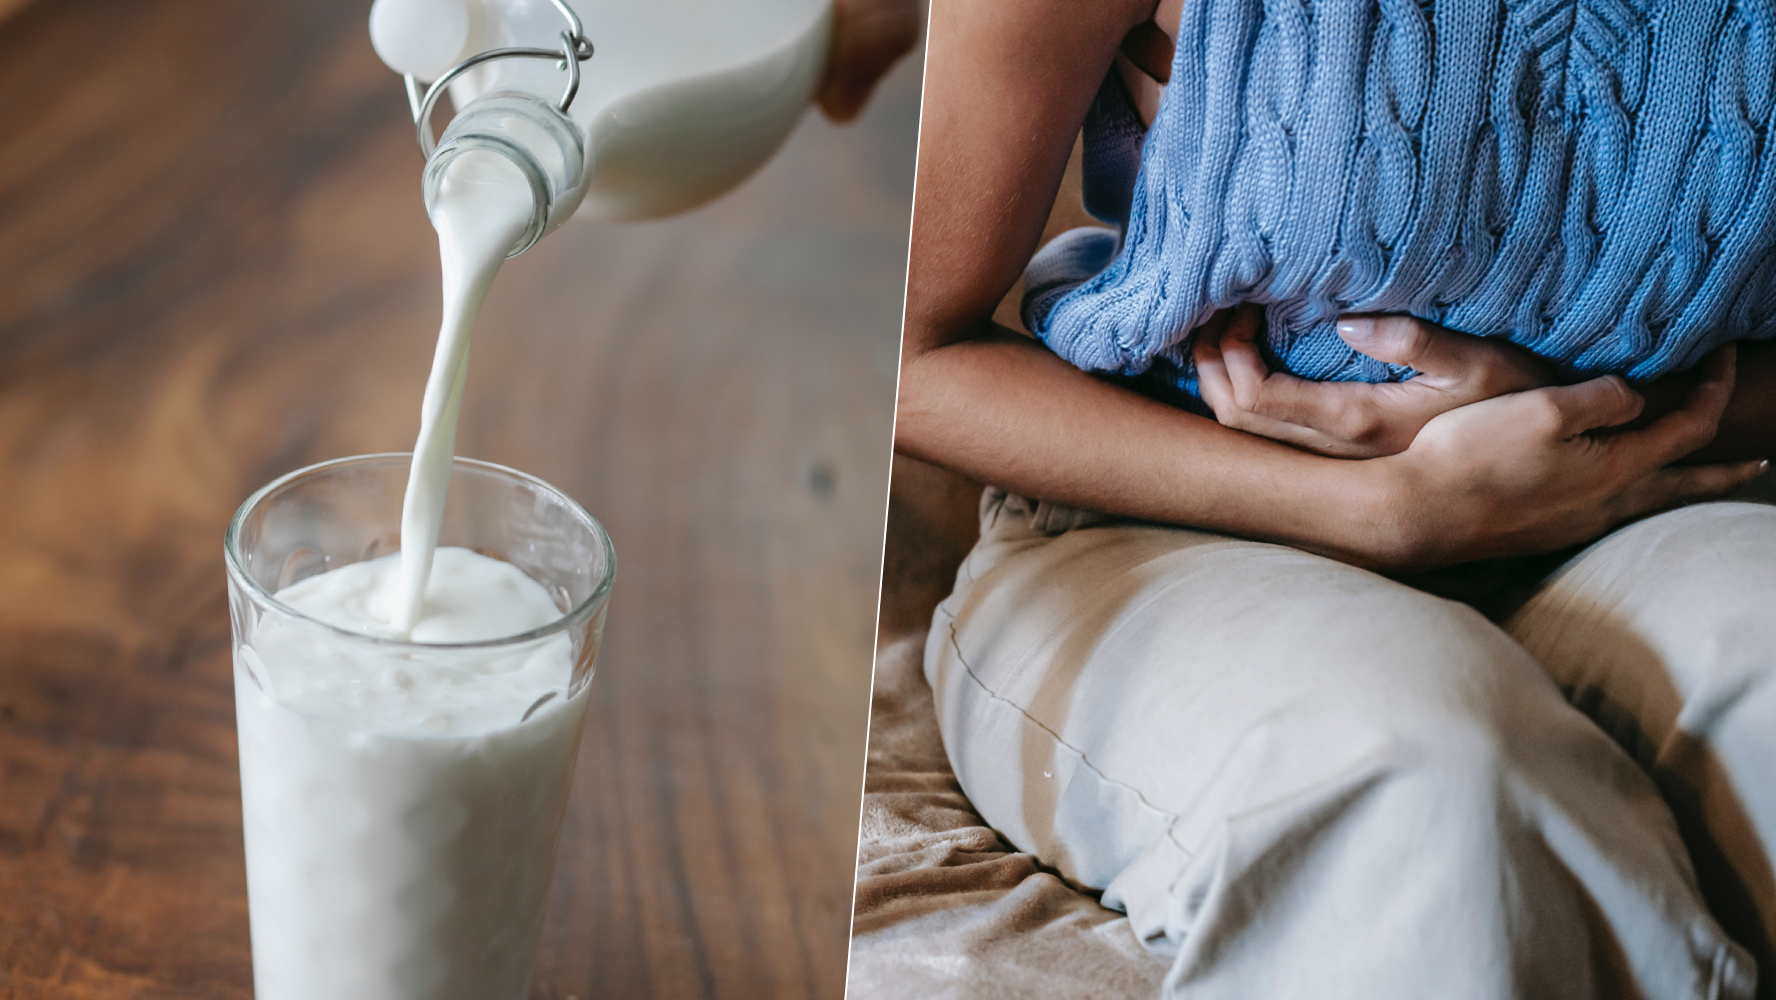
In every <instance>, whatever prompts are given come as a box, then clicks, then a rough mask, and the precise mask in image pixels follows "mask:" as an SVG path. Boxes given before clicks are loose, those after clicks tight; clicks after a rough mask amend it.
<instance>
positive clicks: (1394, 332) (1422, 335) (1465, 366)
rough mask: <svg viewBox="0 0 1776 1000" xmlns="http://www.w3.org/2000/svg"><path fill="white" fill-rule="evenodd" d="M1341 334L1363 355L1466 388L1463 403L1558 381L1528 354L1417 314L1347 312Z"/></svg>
mask: <svg viewBox="0 0 1776 1000" xmlns="http://www.w3.org/2000/svg"><path fill="white" fill-rule="evenodd" d="M1338 336H1339V337H1340V338H1342V339H1343V340H1344V342H1345V343H1346V344H1348V345H1350V346H1351V348H1352V349H1354V350H1356V351H1357V352H1359V353H1361V354H1365V355H1367V356H1369V357H1371V358H1374V359H1375V360H1377V361H1383V362H1386V363H1388V364H1392V365H1405V366H1406V367H1408V368H1412V369H1416V370H1417V371H1418V372H1419V376H1420V377H1421V378H1426V379H1428V380H1429V381H1431V382H1433V383H1436V384H1438V385H1441V386H1448V387H1465V388H1466V389H1468V392H1467V393H1466V394H1465V395H1464V399H1463V401H1464V402H1478V401H1479V400H1481V399H1490V398H1492V397H1493V396H1497V395H1501V394H1503V393H1507V392H1522V391H1523V390H1525V389H1534V388H1537V387H1538V386H1544V385H1549V384H1551V383H1552V382H1553V381H1554V378H1553V372H1552V371H1551V370H1549V368H1548V366H1547V365H1545V364H1543V363H1542V362H1541V361H1538V360H1537V359H1536V358H1535V357H1534V356H1532V355H1530V354H1529V353H1528V352H1526V351H1523V350H1520V349H1519V348H1516V347H1514V346H1512V345H1511V344H1508V343H1505V342H1504V341H1501V340H1489V339H1487V338H1485V337H1475V336H1472V335H1469V334H1465V333H1457V332H1455V331H1454V330H1449V329H1445V328H1444V327H1441V326H1438V325H1436V324H1435V323H1430V322H1426V321H1425V320H1421V319H1419V318H1417V317H1415V316H1400V315H1382V316H1361V315H1353V316H1345V317H1342V318H1341V319H1339V321H1338Z"/></svg>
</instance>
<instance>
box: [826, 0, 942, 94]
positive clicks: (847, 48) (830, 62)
mask: <svg viewBox="0 0 1776 1000" xmlns="http://www.w3.org/2000/svg"><path fill="white" fill-rule="evenodd" d="M918 39H919V4H918V3H917V0H838V2H837V3H835V4H834V5H833V41H832V48H831V50H830V52H829V53H828V55H827V61H826V75H825V77H824V78H823V79H822V80H821V83H820V89H819V91H818V93H817V99H818V100H819V102H820V110H821V111H823V112H825V113H826V116H827V117H828V118H831V119H832V120H833V121H838V122H842V121H849V120H851V119H852V118H855V117H857V113H858V112H859V111H862V110H863V105H864V102H865V101H867V100H869V95H870V91H872V90H874V89H875V87H876V83H877V81H879V80H881V78H882V76H883V74H885V73H887V72H888V68H889V67H890V66H893V65H894V63H895V62H896V61H897V60H899V59H900V57H901V56H903V55H905V54H906V53H907V52H908V51H910V50H911V49H912V47H913V43H915V42H917V41H918Z"/></svg>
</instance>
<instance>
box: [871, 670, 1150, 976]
mask: <svg viewBox="0 0 1776 1000" xmlns="http://www.w3.org/2000/svg"><path fill="white" fill-rule="evenodd" d="M923 650H924V636H923V635H913V636H909V637H906V638H902V639H900V640H898V641H895V642H893V643H891V644H889V645H886V646H884V647H883V648H882V649H881V650H880V651H879V652H878V654H877V657H876V674H875V690H874V692H873V694H872V697H871V706H870V736H869V762H868V765H867V770H866V772H865V777H864V788H863V821H862V827H861V830H860V837H859V843H858V864H857V899H856V909H855V917H854V923H853V924H852V929H851V966H850V973H849V989H848V992H847V994H846V996H847V1000H902V998H905V1000H947V998H958V1000H960V998H971V1000H999V998H1011V997H1068V998H1073V997H1079V998H1093V1000H1125V998H1126V1000H1153V998H1155V997H1157V996H1158V995H1159V988H1160V981H1161V980H1162V979H1164V978H1165V973H1166V968H1167V964H1168V963H1167V962H1166V961H1165V960H1164V959H1162V958H1158V957H1155V956H1153V955H1151V954H1149V953H1148V952H1147V951H1146V950H1145V949H1143V948H1142V947H1141V945H1140V942H1138V941H1137V940H1135V936H1134V934H1133V933H1132V932H1131V931H1130V930H1129V924H1128V919H1127V918H1126V917H1124V916H1123V915H1122V914H1120V913H1117V912H1115V911H1113V910H1109V909H1106V908H1104V907H1103V906H1101V905H1099V903H1098V901H1097V899H1096V897H1095V896H1093V895H1091V894H1088V893H1085V892H1081V891H1079V890H1077V889H1074V888H1072V887H1071V886H1069V885H1067V884H1066V883H1065V882H1063V881H1062V880H1061V879H1060V878H1058V877H1057V876H1056V875H1055V874H1054V873H1053V872H1052V871H1048V870H1045V869H1044V868H1042V866H1041V865H1039V864H1038V863H1037V861H1036V859H1035V858H1034V857H1033V856H1031V855H1029V854H1025V853H1022V852H1020V851H1016V850H1013V849H1012V847H1011V846H1010V845H1009V844H1007V843H1006V842H1005V841H1004V840H1002V839H1001V838H1000V837H999V835H998V834H997V833H996V832H994V831H993V830H992V829H991V828H990V827H988V826H987V824H986V822H985V821H984V820H982V819H981V818H980V817H979V816H978V815H976V814H975V812H974V808H973V807H972V806H971V805H970V804H969V802H968V798H967V797H966V796H965V795H963V794H962V789H961V787H960V785H958V784H957V782H956V777H955V775H954V774H953V773H951V771H950V764H949V760H948V759H947V758H946V757H945V756H944V749H943V740H942V737H941V736H940V735H939V734H938V729H937V715H936V711H935V708H934V707H933V704H932V697H931V687H930V685H929V684H927V683H926V681H925V675H924V672H923V671H922V670H921V668H920V663H921V657H922V655H923Z"/></svg>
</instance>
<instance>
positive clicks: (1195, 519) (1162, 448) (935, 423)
mask: <svg viewBox="0 0 1776 1000" xmlns="http://www.w3.org/2000/svg"><path fill="white" fill-rule="evenodd" d="M895 443H896V447H897V448H899V449H900V450H901V451H903V452H906V453H908V454H910V455H913V456H915V457H918V458H922V459H925V460H927V461H932V462H937V463H939V464H942V465H946V466H949V467H950V468H953V469H956V470H957V471H960V472H963V473H965V474H967V475H970V476H972V477H974V478H977V479H981V480H983V481H986V482H991V483H995V484H997V485H1000V486H1003V487H1005V488H1007V489H1011V490H1016V491H1018V492H1021V493H1025V494H1028V495H1031V496H1036V497H1041V498H1043V499H1048V500H1054V501H1057V502H1060V503H1066V504H1070V505H1074V506H1078V507H1084V508H1087V509H1091V510H1101V511H1105V512H1109V513H1114V514H1122V515H1126V516H1131V517H1139V518H1143V519H1146V520H1153V521H1160V522H1166V523H1172V524H1183V525H1190V526H1194V527H1200V528H1206V529H1210V530H1216V531H1225V532H1229V533H1233V534H1238V535H1241V536H1243V537H1247V538H1261V539H1267V540H1272V541H1279V542H1286V543H1288V544H1291V545H1295V546H1297V547H1300V548H1305V549H1309V550H1312V551H1317V552H1322V553H1325V554H1327V555H1332V556H1335V557H1337V558H1341V559H1345V560H1347V561H1350V562H1355V563H1359V564H1363V565H1382V564H1388V563H1392V562H1396V561H1399V559H1400V558H1401V557H1402V551H1401V550H1402V547H1403V546H1405V545H1406V544H1407V541H1406V539H1405V538H1403V537H1401V535H1400V533H1398V532H1397V531H1395V530H1394V529H1393V528H1392V527H1390V525H1392V524H1394V523H1396V522H1395V519H1394V518H1393V517H1391V516H1390V514H1391V501H1390V500H1389V491H1388V490H1387V489H1386V483H1385V482H1384V476H1383V474H1382V473H1383V470H1382V469H1381V467H1379V466H1376V467H1369V466H1366V464H1365V463H1359V462H1348V461H1340V460H1337V459H1329V458H1323V457H1320V456H1316V455H1309V454H1306V453H1304V452H1301V451H1297V450H1295V449H1293V448H1290V447H1288V446H1286V445H1282V444H1278V443H1276V442H1274V441H1269V440H1266V439H1263V438H1259V437H1256V436H1253V435H1250V434H1245V433H1242V432H1239V431H1235V430H1230V429H1228V428H1225V427H1222V426H1221V425H1219V424H1217V423H1215V422H1214V421H1212V420H1207V419H1204V418H1201V417H1198V416H1195V415H1193V414H1190V413H1186V412H1184V411H1182V410H1179V409H1176V408H1174V407H1170V406H1166V405H1163V404H1161V403H1157V402H1154V401H1152V400H1149V399H1145V398H1142V397H1140V396H1137V395H1135V394H1134V393H1131V392H1128V391H1127V390H1124V389H1122V388H1119V387H1117V386H1113V385H1110V384H1107V383H1105V382H1102V381H1099V380H1097V379H1094V378H1092V377H1090V376H1088V375H1086V374H1084V373H1083V372H1080V371H1078V370H1077V369H1075V368H1073V367H1072V366H1070V365H1068V364H1067V363H1066V362H1064V361H1062V360H1060V359H1059V358H1056V357H1055V356H1054V355H1052V354H1050V353H1048V352H1047V351H1045V350H1043V349H1042V348H1041V347H1040V346H1038V345H1036V344H1034V343H1032V342H1031V341H1030V340H1029V339H1028V338H1025V337H1021V336H1018V335H1016V334H1013V333H1011V332H1009V331H1001V332H999V333H997V334H993V335H988V336H984V337H980V338H975V339H970V340H963V341H958V342H955V343H952V344H949V345H947V346H945V347H941V348H937V349H934V350H930V351H926V352H924V353H922V354H918V355H916V356H913V357H909V358H908V359H907V362H906V364H905V365H904V366H903V368H902V372H901V403H900V412H899V417H898V422H897V429H896V434H895Z"/></svg>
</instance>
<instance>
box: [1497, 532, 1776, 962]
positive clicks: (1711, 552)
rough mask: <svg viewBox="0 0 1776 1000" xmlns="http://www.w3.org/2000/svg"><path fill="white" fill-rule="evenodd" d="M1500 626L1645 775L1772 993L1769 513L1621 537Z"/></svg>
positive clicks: (1773, 659)
mask: <svg viewBox="0 0 1776 1000" xmlns="http://www.w3.org/2000/svg"><path fill="white" fill-rule="evenodd" d="M1505 627H1506V629H1507V630H1508V631H1509V632H1510V633H1511V634H1512V635H1513V636H1514V637H1516V639H1517V640H1518V641H1519V642H1521V643H1522V644H1523V645H1524V647H1525V648H1526V649H1528V650H1529V651H1530V652H1531V653H1533V654H1534V655H1535V656H1536V658H1537V659H1539V660H1541V662H1542V663H1543V665H1544V666H1545V668H1546V669H1547V670H1548V671H1549V673H1550V674H1551V675H1552V676H1553V678H1554V679H1555V681H1556V682H1558V683H1559V684H1560V686H1561V687H1563V688H1565V689H1567V691H1568V692H1569V695H1570V697H1571V698H1572V700H1573V702H1574V703H1575V704H1576V705H1578V706H1579V707H1580V708H1582V709H1584V710H1585V711H1586V712H1588V713H1590V714H1591V715H1592V716H1593V717H1594V718H1596V720H1597V721H1598V723H1599V724H1600V725H1602V726H1603V728H1604V729H1606V730H1608V731H1609V732H1610V733H1611V734H1612V735H1614V736H1615V737H1616V739H1617V741H1618V742H1620V743H1621V744H1622V745H1623V746H1624V747H1625V748H1627V749H1628V751H1629V752H1630V753H1631V754H1632V755H1633V756H1634V757H1636V758H1637V759H1638V760H1639V761H1640V763H1641V764H1642V766H1643V767H1644V768H1645V769H1646V770H1647V772H1648V773H1649V774H1651V775H1652V776H1653V779H1654V781H1655V782H1656V783H1657V784H1658V786H1659V788H1660V790H1661V791H1662V792H1663V793H1664V794H1665V798H1666V800H1667V802H1668V803H1669V804H1670V806H1671V808H1672V810H1673V811H1674V812H1675V814H1676V816H1677V821H1678V825H1679V828H1680V830H1681V831H1682V833H1683V838H1684V840H1685V842H1686V843H1687V844H1688V845H1689V850H1690V854H1691V857H1692V858H1693V860H1694V862H1695V866H1696V869H1697V874H1698V876H1699V879H1700V881H1701V886H1702V893H1703V897H1704V898H1705V899H1706V900H1707V901H1708V904H1709V907H1710V908H1711V909H1712V910H1713V911H1714V914H1715V916H1716V917H1717V918H1718V919H1719V920H1720V921H1721V923H1722V925H1723V926H1724V927H1725V928H1726V930H1727V932H1728V934H1730V935H1731V936H1733V937H1734V938H1737V939H1738V940H1739V941H1740V943H1742V944H1744V945H1745V946H1746V947H1747V948H1748V949H1749V950H1750V951H1751V952H1752V954H1753V955H1754V956H1755V957H1756V958H1757V960H1758V964H1759V966H1760V967H1761V968H1762V969H1763V970H1764V976H1763V979H1764V982H1763V987H1762V990H1761V992H1760V995H1762V996H1776V947H1773V944H1776V877H1772V862H1771V859H1772V857H1776V507H1770V506H1764V505H1761V504H1746V503H1718V504H1703V505H1699V506H1695V507H1688V508H1684V509H1682V510H1677V511H1672V512H1670V513H1667V514H1661V515H1659V516H1658V517H1654V518H1649V519H1648V520H1645V521H1642V522H1639V523H1638V524H1634V525H1631V526H1629V527H1627V528H1624V529H1622V530H1620V531H1618V532H1616V533H1615V534H1613V535H1611V536H1609V537H1608V538H1606V539H1604V540H1603V541H1601V542H1599V543H1597V544H1596V545H1593V546H1592V547H1590V548H1589V549H1587V550H1585V551H1584V552H1583V553H1581V554H1580V555H1578V556H1577V557H1575V558H1574V559H1573V560H1572V561H1571V562H1569V563H1568V564H1567V565H1566V566H1565V567H1564V568H1563V569H1562V570H1561V571H1560V572H1558V573H1557V574H1555V576H1553V577H1552V578H1551V579H1550V580H1549V581H1548V583H1547V584H1545V585H1544V586H1543V587H1542V589H1541V590H1540V592H1538V593H1537V594H1536V595H1535V596H1534V597H1532V598H1531V599H1530V600H1529V602H1528V603H1527V604H1525V605H1524V606H1523V607H1522V608H1521V609H1520V610H1519V611H1518V612H1517V613H1516V614H1515V615H1514V616H1513V617H1512V618H1511V619H1510V620H1509V621H1507V622H1506V626H1505Z"/></svg>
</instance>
